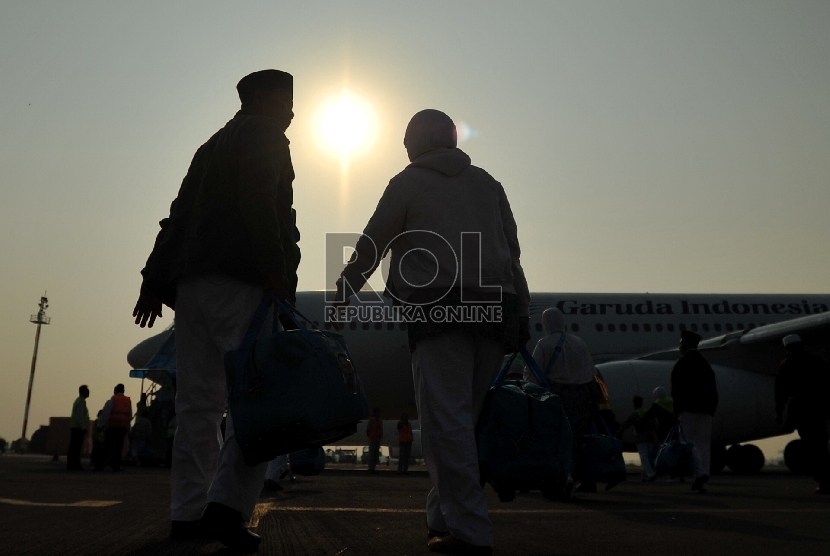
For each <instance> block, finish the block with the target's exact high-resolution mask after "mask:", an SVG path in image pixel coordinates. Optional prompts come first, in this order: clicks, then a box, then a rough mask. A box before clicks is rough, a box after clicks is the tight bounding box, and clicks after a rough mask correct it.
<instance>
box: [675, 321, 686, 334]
mask: <svg viewBox="0 0 830 556" xmlns="http://www.w3.org/2000/svg"><path fill="white" fill-rule="evenodd" d="M677 328H678V329H679V330H680V331H681V332H683V331H684V330H686V325H685V324H683V323H682V322H681V323H680V324H679V325H678V327H677Z"/></svg>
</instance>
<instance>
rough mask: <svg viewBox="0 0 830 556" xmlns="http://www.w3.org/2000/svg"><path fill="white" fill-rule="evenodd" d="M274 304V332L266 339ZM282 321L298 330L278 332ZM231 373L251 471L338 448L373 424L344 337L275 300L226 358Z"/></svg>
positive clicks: (237, 429)
mask: <svg viewBox="0 0 830 556" xmlns="http://www.w3.org/2000/svg"><path fill="white" fill-rule="evenodd" d="M272 301H273V303H274V307H275V313H276V315H275V318H274V330H273V333H272V334H271V335H270V336H266V337H263V338H260V332H261V331H262V326H263V324H264V322H265V320H266V317H267V316H268V310H269V304H270V303H271V302H272ZM279 315H284V316H285V317H287V318H289V319H290V320H291V321H292V322H294V324H295V325H296V326H297V329H296V330H288V331H280V330H278V329H277V322H278V320H279V319H278V318H277V316H279ZM307 325H308V326H307ZM225 370H226V373H227V379H228V405H229V409H230V414H231V416H232V417H233V428H234V435H235V437H236V441H237V442H238V444H239V447H240V448H241V450H242V454H243V456H244V458H245V463H246V464H248V465H256V464H258V463H261V462H265V461H270V460H272V459H274V458H275V457H276V456H279V455H282V454H289V453H291V452H297V451H300V450H305V449H308V448H318V447H320V446H323V445H325V444H329V443H333V442H336V441H337V440H340V439H342V438H345V437H347V436H349V435H351V434H354V433H355V432H357V423H358V421H360V420H363V419H366V418H367V417H369V405H368V403H367V401H366V396H365V394H364V393H363V387H362V386H361V384H360V378H359V377H358V375H357V372H356V371H355V368H354V366H353V365H352V360H351V356H350V355H349V350H348V348H347V347H346V342H345V340H344V339H343V337H342V336H341V335H340V334H336V333H333V332H328V331H322V330H319V329H317V328H316V327H314V324H313V323H312V322H311V321H310V320H308V319H307V318H305V317H304V316H303V315H302V314H301V313H300V312H299V311H297V309H296V308H294V307H292V306H290V305H287V304H285V303H283V302H282V301H280V300H278V299H276V298H274V297H273V296H272V294H270V293H268V292H266V294H265V295H264V296H263V298H262V301H261V302H260V304H259V306H258V307H257V309H256V311H255V313H254V316H253V318H252V319H251V324H250V326H249V327H248V331H247V332H246V334H245V338H244V340H243V341H242V345H241V346H240V347H239V349H236V350H233V351H229V352H228V353H227V354H225Z"/></svg>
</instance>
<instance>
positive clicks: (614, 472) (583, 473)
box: [576, 415, 626, 490]
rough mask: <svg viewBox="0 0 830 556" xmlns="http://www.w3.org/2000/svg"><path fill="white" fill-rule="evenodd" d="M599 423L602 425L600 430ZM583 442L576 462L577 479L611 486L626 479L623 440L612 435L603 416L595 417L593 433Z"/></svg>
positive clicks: (585, 437) (584, 438)
mask: <svg viewBox="0 0 830 556" xmlns="http://www.w3.org/2000/svg"><path fill="white" fill-rule="evenodd" d="M597 423H600V425H601V426H600V427H599V428H597ZM600 429H601V430H600ZM582 440H583V441H582V443H581V447H580V450H579V457H578V458H577V460H576V470H577V477H576V478H577V479H579V480H581V481H596V482H599V483H608V485H610V486H614V485H616V484H618V483H621V482H622V481H624V480H625V479H626V474H625V460H624V459H623V445H622V440H620V439H619V438H617V437H616V436H614V435H613V434H611V431H610V430H609V429H608V425H607V424H606V423H605V420H604V419H603V418H602V417H601V416H599V415H594V418H593V421H592V423H591V432H590V434H586V435H585V436H584V437H583V439H582ZM606 490H608V487H606Z"/></svg>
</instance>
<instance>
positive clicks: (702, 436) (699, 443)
mask: <svg viewBox="0 0 830 556" xmlns="http://www.w3.org/2000/svg"><path fill="white" fill-rule="evenodd" d="M680 426H681V427H682V428H683V434H684V435H685V436H686V440H687V441H688V442H691V443H692V444H694V445H695V451H696V452H697V455H698V459H697V461H696V462H695V463H696V464H697V469H696V470H695V477H701V476H703V475H709V464H710V462H711V459H712V416H711V415H706V414H705V413H681V414H680Z"/></svg>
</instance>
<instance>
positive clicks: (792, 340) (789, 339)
mask: <svg viewBox="0 0 830 556" xmlns="http://www.w3.org/2000/svg"><path fill="white" fill-rule="evenodd" d="M781 342H782V343H783V344H784V346H785V347H786V346H789V345H792V344H798V343H801V336H799V335H798V334H790V335H789V336H784V339H783V340H781Z"/></svg>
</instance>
